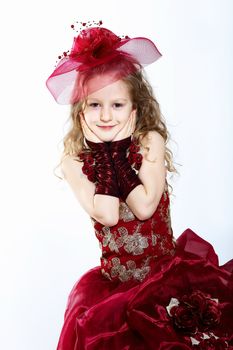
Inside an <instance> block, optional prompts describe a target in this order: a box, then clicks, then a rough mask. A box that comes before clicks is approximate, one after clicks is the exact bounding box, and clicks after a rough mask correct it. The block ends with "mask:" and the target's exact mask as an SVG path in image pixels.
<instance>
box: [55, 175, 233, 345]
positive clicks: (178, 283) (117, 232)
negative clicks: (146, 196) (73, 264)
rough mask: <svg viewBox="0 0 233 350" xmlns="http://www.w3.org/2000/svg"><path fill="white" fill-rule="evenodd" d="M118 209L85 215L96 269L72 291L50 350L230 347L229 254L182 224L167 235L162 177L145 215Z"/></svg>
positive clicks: (232, 267)
mask: <svg viewBox="0 0 233 350" xmlns="http://www.w3.org/2000/svg"><path fill="white" fill-rule="evenodd" d="M119 211H120V220H119V222H118V224H117V225H115V226H112V227H108V226H104V225H102V224H100V223H99V222H97V221H96V220H94V219H93V218H92V221H93V225H94V230H95V234H96V237H97V239H98V241H99V245H100V248H101V251H102V255H101V258H100V263H101V266H96V267H94V268H92V269H91V270H89V271H87V272H86V273H85V274H84V275H83V276H82V277H81V278H80V279H79V280H78V281H77V282H76V283H75V285H74V287H73V289H72V290H71V292H70V294H69V297H68V301H67V306H66V310H65V315H64V324H63V327H62V330H61V334H60V338H59V342H58V345H57V350H142V349H143V350H152V349H153V350H166V349H168V350H170V349H174V350H175V349H177V350H178V349H187V350H188V349H190V350H191V349H193V350H195V349H197V350H204V349H208V350H210V349H217V350H218V349H219V350H220V349H221V350H222V349H233V259H232V260H230V261H229V262H228V263H226V264H225V265H223V266H219V264H218V257H217V255H216V253H215V251H214V249H213V247H212V246H211V244H210V243H208V242H206V241H205V240H203V239H202V238H201V237H199V236H198V235H197V234H196V233H194V232H193V231H192V230H191V229H189V228H188V229H186V230H185V231H184V232H183V233H182V234H181V235H180V237H179V238H178V239H176V240H175V239H174V237H173V231H172V227H171V218H170V200H169V193H168V187H167V182H166V187H165V189H164V193H163V195H162V197H161V199H160V202H159V205H158V207H157V209H156V211H155V212H154V214H153V216H152V217H151V218H149V219H148V220H144V221H141V220H139V219H137V217H135V216H134V214H133V213H132V211H131V210H130V208H129V207H128V206H127V204H126V203H125V202H124V201H122V200H121V199H120V209H119Z"/></svg>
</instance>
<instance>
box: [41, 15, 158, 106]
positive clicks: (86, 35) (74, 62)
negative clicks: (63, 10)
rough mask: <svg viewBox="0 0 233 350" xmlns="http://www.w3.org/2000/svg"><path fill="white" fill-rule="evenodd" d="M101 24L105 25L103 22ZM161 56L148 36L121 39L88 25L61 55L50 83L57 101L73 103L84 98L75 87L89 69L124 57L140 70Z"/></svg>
mask: <svg viewBox="0 0 233 350" xmlns="http://www.w3.org/2000/svg"><path fill="white" fill-rule="evenodd" d="M99 24H102V21H101V22H99ZM68 52H69V51H68ZM161 56H162V54H161V53H160V52H159V50H158V49H157V47H156V46H155V44H154V43H153V42H152V41H151V40H149V39H147V38H142V37H138V38H132V39H131V38H129V37H128V36H126V37H124V38H120V37H119V36H117V35H115V34H114V33H113V32H111V31H110V30H108V29H106V28H101V27H92V28H86V29H83V30H82V31H81V32H80V33H79V35H78V36H77V37H74V40H73V46H72V49H71V52H70V54H67V53H66V52H64V57H63V58H61V56H59V58H60V61H59V62H58V64H57V66H56V68H55V70H54V71H53V73H52V74H51V75H50V76H49V78H48V79H47V80H46V86H47V88H48V89H49V91H50V92H51V94H52V95H53V97H54V99H55V100H56V102H57V103H59V104H73V103H75V102H77V101H78V100H79V99H80V97H81V95H80V94H79V93H77V92H76V91H75V90H76V89H78V88H77V86H78V85H77V81H78V78H79V75H80V74H82V72H88V71H90V70H92V69H95V68H96V67H97V66H101V65H106V64H107V63H109V64H110V65H111V63H112V62H114V61H115V62H116V61H120V60H122V59H123V60H126V61H129V62H131V63H133V64H131V66H133V67H134V71H136V70H138V69H140V68H141V67H144V66H147V65H148V64H151V63H153V62H154V61H156V60H157V59H158V58H160V57H161ZM129 73H130V72H129V71H127V70H125V71H124V72H121V73H120V74H114V75H112V77H110V78H109V79H107V80H105V83H103V82H102V83H100V84H98V85H96V84H95V85H94V86H92V88H91V91H90V90H88V92H89V93H91V92H94V91H96V90H98V89H100V88H102V87H103V86H105V85H107V84H109V83H111V82H113V81H115V80H118V79H121V78H122V77H123V76H126V75H128V74H129ZM131 73H132V69H131Z"/></svg>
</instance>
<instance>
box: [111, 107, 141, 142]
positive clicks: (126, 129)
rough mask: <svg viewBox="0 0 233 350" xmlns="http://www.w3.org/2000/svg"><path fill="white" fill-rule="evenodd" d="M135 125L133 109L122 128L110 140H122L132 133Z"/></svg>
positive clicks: (134, 111)
mask: <svg viewBox="0 0 233 350" xmlns="http://www.w3.org/2000/svg"><path fill="white" fill-rule="evenodd" d="M135 127H136V110H135V109H134V110H133V111H132V112H131V114H130V117H129V119H128V120H127V122H126V123H125V125H124V126H123V128H122V129H121V130H120V131H119V132H118V133H117V134H116V135H115V137H114V138H113V140H112V141H119V140H123V139H125V138H126V137H128V136H130V135H132V134H133V132H134V130H135Z"/></svg>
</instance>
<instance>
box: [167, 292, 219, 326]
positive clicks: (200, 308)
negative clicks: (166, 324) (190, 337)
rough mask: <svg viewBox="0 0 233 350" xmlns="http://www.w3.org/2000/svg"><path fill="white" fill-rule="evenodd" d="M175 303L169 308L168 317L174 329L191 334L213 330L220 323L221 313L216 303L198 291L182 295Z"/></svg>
mask: <svg viewBox="0 0 233 350" xmlns="http://www.w3.org/2000/svg"><path fill="white" fill-rule="evenodd" d="M171 300H172V299H171ZM177 302H178V304H176V305H175V306H172V307H171V308H170V310H169V315H170V316H171V317H172V319H173V322H174V325H175V327H177V328H179V329H180V330H183V331H186V332H191V333H196V332H197V331H199V332H200V331H202V332H203V331H207V330H213V329H214V328H215V326H216V325H217V324H218V323H219V322H220V317H221V311H220V307H219V304H218V301H217V300H214V299H211V297H210V295H209V294H205V293H203V292H201V291H199V290H198V291H194V292H193V293H191V294H190V295H184V296H183V297H182V298H180V300H177ZM170 303H171V302H170Z"/></svg>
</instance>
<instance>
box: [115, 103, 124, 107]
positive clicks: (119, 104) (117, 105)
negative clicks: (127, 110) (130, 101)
mask: <svg viewBox="0 0 233 350" xmlns="http://www.w3.org/2000/svg"><path fill="white" fill-rule="evenodd" d="M114 104H115V106H116V107H117V108H120V107H122V106H123V104H122V103H114Z"/></svg>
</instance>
